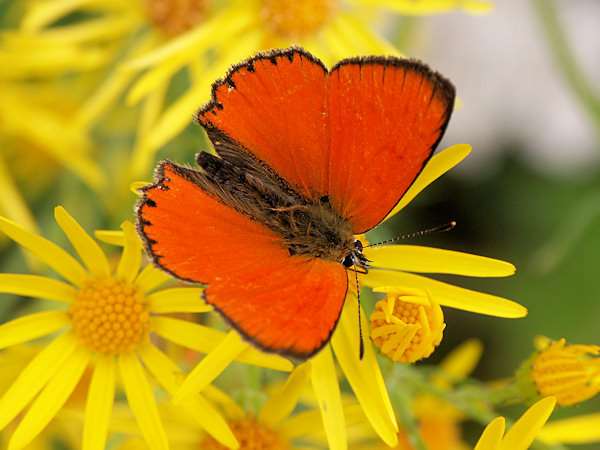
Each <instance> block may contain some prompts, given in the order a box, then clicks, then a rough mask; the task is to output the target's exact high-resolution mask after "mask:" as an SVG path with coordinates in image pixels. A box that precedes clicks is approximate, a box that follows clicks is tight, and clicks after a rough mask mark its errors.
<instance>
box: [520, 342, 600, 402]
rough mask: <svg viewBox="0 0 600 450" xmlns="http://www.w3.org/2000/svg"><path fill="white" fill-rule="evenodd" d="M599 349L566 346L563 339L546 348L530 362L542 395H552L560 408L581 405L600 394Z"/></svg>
mask: <svg viewBox="0 0 600 450" xmlns="http://www.w3.org/2000/svg"><path fill="white" fill-rule="evenodd" d="M599 353H600V347H598V346H595V345H566V342H565V340H564V339H561V340H559V341H557V342H554V343H552V344H550V345H548V346H547V348H545V349H543V350H542V351H541V352H540V353H539V354H538V355H537V356H536V357H535V358H534V359H533V361H532V362H531V374H530V376H531V379H532V380H533V382H534V384H535V387H536V388H537V391H538V393H539V395H541V396H542V397H547V396H550V395H553V396H555V397H556V401H557V403H558V404H559V405H562V406H567V405H574V404H576V403H580V402H582V401H584V400H587V399H588V398H591V397H593V396H594V395H596V394H597V393H598V392H599V391H600V358H591V357H590V356H591V355H598V354H599Z"/></svg>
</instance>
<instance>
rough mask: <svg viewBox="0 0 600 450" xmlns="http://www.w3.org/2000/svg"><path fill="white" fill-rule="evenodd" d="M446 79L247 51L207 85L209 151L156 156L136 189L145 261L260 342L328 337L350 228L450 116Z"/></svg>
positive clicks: (406, 68)
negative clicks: (151, 176) (149, 176)
mask: <svg viewBox="0 0 600 450" xmlns="http://www.w3.org/2000/svg"><path fill="white" fill-rule="evenodd" d="M453 102H454V88H453V87H452V85H451V84H450V82H449V81H448V80H446V79H445V78H443V77H442V76H441V75H439V74H437V73H436V72H433V71H431V70H430V69H429V68H428V67H427V66H425V65H424V64H422V63H420V62H417V61H413V60H405V59H399V58H383V57H367V58H351V59H348V60H344V61H341V62H340V63H338V64H336V65H335V66H334V67H333V69H331V70H328V69H327V68H326V67H325V65H324V64H323V63H322V62H321V61H319V60H318V59H317V58H315V57H314V56H313V55H311V54H310V53H308V52H306V51H304V50H302V49H300V48H298V47H292V48H289V49H286V50H277V51H271V52H265V53H259V54H258V55H256V56H255V57H253V58H250V59H248V60H246V61H243V62H242V63H240V64H237V65H235V66H233V67H232V68H231V69H230V71H229V73H228V74H227V75H226V76H225V77H224V78H223V79H221V80H218V81H217V82H216V83H215V84H214V85H213V94H212V100H211V101H210V102H209V103H207V104H206V105H205V106H204V107H202V108H201V109H200V110H199V111H198V113H197V114H196V117H195V118H196V121H197V122H198V123H199V124H200V125H202V126H203V127H204V129H205V130H206V132H207V134H208V137H209V139H210V140H211V142H212V144H213V147H214V151H215V153H216V155H217V156H215V155H213V154H210V153H206V152H203V153H200V154H198V155H197V161H196V163H197V165H198V169H193V168H190V167H187V166H183V165H178V164H175V163H173V162H170V161H164V162H162V163H161V164H160V165H159V166H158V168H157V171H156V174H155V179H156V181H155V183H154V184H151V185H148V186H146V187H144V188H142V189H141V192H142V197H141V199H140V201H139V202H138V207H137V215H138V232H139V234H140V236H141V237H142V239H143V241H144V242H145V245H146V250H147V252H148V254H149V255H150V256H151V258H152V261H153V262H154V264H155V265H156V266H158V267H159V268H161V269H163V270H165V271H167V272H169V273H171V274H172V275H174V276H176V277H178V278H180V279H182V280H187V281H191V282H199V283H205V284H207V287H206V289H205V300H206V301H207V302H208V303H210V304H212V305H213V306H214V308H215V310H216V311H218V312H219V313H221V315H222V317H223V318H224V319H225V320H226V321H227V322H228V323H229V324H230V325H231V326H232V327H234V328H235V329H237V330H238V331H239V332H240V333H241V334H242V335H243V336H244V337H245V338H246V339H247V340H249V341H250V342H252V343H253V344H255V345H257V346H258V347H259V348H261V349H263V350H266V351H273V352H278V353H281V354H284V355H286V356H293V357H297V358H302V359H304V358H307V357H309V356H311V355H314V354H315V353H316V352H317V351H319V350H320V349H321V348H322V347H323V346H324V345H325V344H326V343H327V342H328V340H329V339H330V337H331V334H332V333H333V330H334V329H335V326H336V323H337V320H338V318H339V315H340V312H341V309H342V306H343V303H344V300H345V297H346V292H347V289H348V275H347V269H349V268H352V270H358V271H361V272H366V271H367V268H368V266H369V264H370V261H368V260H367V259H366V258H365V257H364V255H363V254H362V244H361V242H360V241H358V240H357V239H356V238H355V235H357V234H362V233H364V232H366V231H368V230H370V229H371V228H373V227H374V226H376V225H377V224H378V223H379V222H381V221H382V220H383V219H384V218H385V217H386V216H387V214H388V213H389V212H390V211H391V210H392V209H393V208H394V206H395V205H396V204H397V203H398V201H399V200H400V198H401V197H402V195H403V194H404V192H406V190H407V189H408V188H409V187H410V185H411V184H412V183H413V181H414V180H415V178H416V177H417V175H418V174H419V173H420V171H421V170H422V168H423V167H424V165H425V164H426V162H427V160H428V159H429V158H430V157H431V155H432V153H433V151H434V150H435V147H436V146H437V144H438V142H439V140H440V139H441V136H442V134H443V132H444V130H445V128H446V125H447V122H448V120H449V118H450V113H451V111H452V105H453Z"/></svg>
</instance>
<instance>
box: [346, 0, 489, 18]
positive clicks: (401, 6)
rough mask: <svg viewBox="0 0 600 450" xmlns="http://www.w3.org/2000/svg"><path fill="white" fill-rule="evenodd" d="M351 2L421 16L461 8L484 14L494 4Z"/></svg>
mask: <svg viewBox="0 0 600 450" xmlns="http://www.w3.org/2000/svg"><path fill="white" fill-rule="evenodd" d="M352 2H355V3H359V4H363V5H368V6H370V7H372V8H381V9H385V10H389V11H395V12H397V13H398V14H402V15H407V16H409V15H414V16H423V15H428V14H440V13H445V12H451V11H454V10H463V11H465V12H468V13H470V14H484V13H487V12H489V11H491V10H492V9H493V7H494V4H493V3H492V2H489V1H483V0H427V1H417V2H415V1H414V0H393V1H389V0H352Z"/></svg>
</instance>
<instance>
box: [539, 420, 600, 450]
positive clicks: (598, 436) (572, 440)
mask: <svg viewBox="0 0 600 450" xmlns="http://www.w3.org/2000/svg"><path fill="white" fill-rule="evenodd" d="M599 423H600V413H594V414H586V415H583V416H575V417H570V418H568V419H561V420H553V421H552V422H550V423H547V424H546V425H544V428H542V429H541V430H540V432H539V433H538V438H539V439H541V440H542V441H544V442H545V443H547V444H587V443H592V442H600V427H598V424H599Z"/></svg>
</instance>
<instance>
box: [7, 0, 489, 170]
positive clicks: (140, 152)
mask: <svg viewBox="0 0 600 450" xmlns="http://www.w3.org/2000/svg"><path fill="white" fill-rule="evenodd" d="M489 8H490V2H488V1H481V0H421V1H408V0H392V1H383V0H326V1H323V0H300V1H295V2H290V1H284V0H227V1H219V2H216V1H209V0H144V1H142V0H137V1H129V2H120V1H116V0H109V1H104V2H100V3H98V2H97V1H95V0H81V1H77V2H66V3H65V2H64V0H45V1H38V2H35V3H34V2H32V3H31V4H30V5H29V8H28V10H27V13H26V15H25V17H24V18H23V21H22V26H21V28H22V29H21V33H20V34H17V35H16V36H14V39H15V40H19V39H20V40H24V41H27V42H28V43H29V45H31V41H35V42H38V43H39V44H38V45H40V46H43V47H46V48H47V47H52V43H60V45H61V46H64V45H65V42H66V43H69V44H70V45H71V46H72V47H73V50H72V52H71V54H72V55H73V59H74V60H77V59H78V58H81V59H83V58H84V57H85V56H86V52H87V51H89V50H96V51H99V50H100V49H106V48H108V49H112V50H113V52H114V54H115V58H116V54H117V53H118V52H123V53H124V56H123V58H122V60H124V61H125V62H124V63H122V64H120V65H118V67H113V68H112V69H111V70H110V72H109V74H108V76H107V77H106V78H105V80H104V81H103V83H102V85H101V86H100V87H99V88H98V90H97V91H96V93H95V94H94V95H92V96H90V97H89V99H88V100H87V101H86V103H85V104H84V105H83V107H82V109H81V111H80V113H79V115H78V117H77V118H76V119H75V120H74V123H75V125H76V126H78V127H84V128H88V127H89V126H92V125H93V124H95V123H96V122H97V119H98V118H99V117H100V116H101V115H102V114H103V113H104V112H106V110H107V108H108V107H109V106H110V105H111V104H113V103H114V102H115V101H117V99H118V98H119V97H120V96H121V95H122V94H123V93H124V92H125V91H126V90H128V93H127V98H126V101H127V103H128V104H129V105H133V104H137V103H140V102H142V100H143V104H142V106H141V116H140V117H141V120H140V124H139V127H138V129H137V141H136V145H135V148H134V155H133V161H132V165H133V169H134V171H135V172H134V174H133V177H134V178H136V177H137V176H140V175H143V174H144V171H146V170H147V169H148V167H147V166H148V164H150V163H151V162H152V160H153V156H154V153H155V152H156V150H158V149H159V148H160V147H162V146H163V145H164V144H166V143H167V142H168V141H170V140H171V139H172V138H174V137H175V136H177V135H178V134H179V133H180V132H181V131H182V130H183V129H184V128H185V127H186V126H187V125H189V123H190V121H189V118H190V117H191V115H192V112H193V111H194V110H195V109H196V108H197V107H198V106H199V104H201V103H202V102H203V101H205V100H208V98H209V94H210V90H209V89H208V87H209V86H210V85H211V83H212V82H213V81H214V80H215V79H217V78H218V77H220V76H222V74H223V73H225V71H226V69H227V67H229V66H230V65H231V64H232V63H234V62H237V61H239V60H241V59H243V58H245V57H247V55H249V54H252V53H253V52H256V51H259V50H265V49H268V48H271V47H281V48H286V47H289V46H290V45H291V44H300V45H302V46H304V47H305V48H306V49H307V50H309V51H311V52H314V53H315V54H318V55H319V57H320V58H321V59H322V60H323V61H324V62H325V63H333V62H337V61H338V60H340V59H342V58H345V57H348V56H351V55H356V54H398V53H399V51H398V49H396V48H395V46H394V45H393V44H391V43H390V42H388V41H387V40H386V39H385V38H383V37H382V36H381V35H380V34H379V33H378V32H377V30H376V23H377V22H376V21H375V20H374V19H376V16H377V13H380V12H381V13H383V12H392V13H398V14H410V15H421V14H430V13H434V12H445V11H450V10H456V9H462V10H466V11H469V12H474V13H477V12H482V11H486V10H489ZM89 11H93V12H94V14H85V15H81V16H80V17H84V18H83V19H78V20H75V21H68V22H67V24H66V25H56V22H57V21H59V20H60V19H65V18H71V17H75V16H74V14H76V13H81V12H85V13H87V12H89ZM69 48H71V47H69ZM101 57H102V56H101V55H100V56H99V58H101ZM103 61H105V63H106V65H107V66H108V65H109V64H112V63H113V60H112V59H110V58H104V59H103ZM113 66H114V64H113ZM177 74H180V75H183V78H184V79H185V80H184V82H183V83H180V84H183V85H185V87H183V88H181V87H179V89H176V90H175V91H177V94H179V95H178V96H176V98H174V99H172V97H173V91H174V90H173V89H171V93H170V95H169V97H167V91H168V90H169V88H170V87H171V84H172V81H173V78H174V76H175V75H177ZM132 83H133V84H132Z"/></svg>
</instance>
